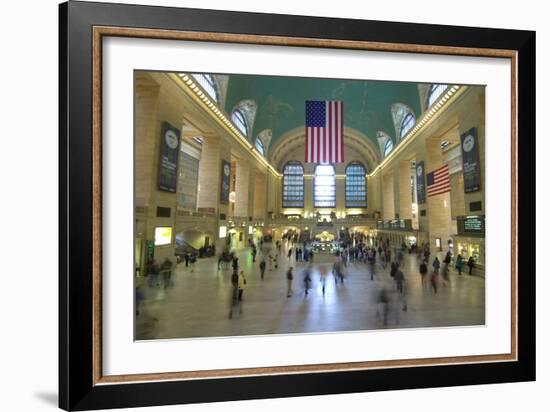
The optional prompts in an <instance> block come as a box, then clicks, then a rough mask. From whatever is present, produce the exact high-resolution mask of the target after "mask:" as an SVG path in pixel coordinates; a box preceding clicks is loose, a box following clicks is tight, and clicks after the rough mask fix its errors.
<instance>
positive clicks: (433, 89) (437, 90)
mask: <svg viewBox="0 0 550 412" xmlns="http://www.w3.org/2000/svg"><path fill="white" fill-rule="evenodd" d="M447 87H449V85H448V84H432V85H430V88H429V89H428V94H427V96H426V109H429V108H430V107H431V105H432V104H434V103H435V102H436V101H437V100H438V99H439V97H440V96H441V95H442V94H443V93H444V92H445V90H447Z"/></svg>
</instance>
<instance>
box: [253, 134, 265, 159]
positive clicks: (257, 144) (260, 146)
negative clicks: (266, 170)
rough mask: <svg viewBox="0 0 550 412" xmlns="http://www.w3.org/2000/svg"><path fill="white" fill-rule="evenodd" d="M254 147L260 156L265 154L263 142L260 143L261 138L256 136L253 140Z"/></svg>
mask: <svg viewBox="0 0 550 412" xmlns="http://www.w3.org/2000/svg"><path fill="white" fill-rule="evenodd" d="M254 147H255V148H256V150H257V151H258V153H260V154H261V155H262V156H265V148H264V144H263V143H262V140H261V139H260V138H259V137H256V140H254Z"/></svg>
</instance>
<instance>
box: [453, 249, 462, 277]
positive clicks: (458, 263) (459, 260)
mask: <svg viewBox="0 0 550 412" xmlns="http://www.w3.org/2000/svg"><path fill="white" fill-rule="evenodd" d="M463 266H464V259H462V255H461V254H460V253H459V254H458V256H457V257H456V263H455V268H456V270H458V276H462V267H463Z"/></svg>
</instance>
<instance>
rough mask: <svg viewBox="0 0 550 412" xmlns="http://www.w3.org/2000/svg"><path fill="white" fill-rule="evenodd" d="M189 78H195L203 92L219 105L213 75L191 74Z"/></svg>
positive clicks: (217, 90) (216, 85) (218, 92)
mask: <svg viewBox="0 0 550 412" xmlns="http://www.w3.org/2000/svg"><path fill="white" fill-rule="evenodd" d="M191 76H193V77H194V78H195V80H196V81H197V83H198V84H200V85H201V87H202V88H203V90H204V91H205V92H206V93H208V95H209V96H210V97H211V98H212V99H214V101H215V102H216V103H220V91H219V89H218V84H217V83H216V80H215V79H214V76H213V75H211V74H207V73H193V74H191Z"/></svg>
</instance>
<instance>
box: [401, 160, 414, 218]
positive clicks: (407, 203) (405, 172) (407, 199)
mask: <svg viewBox="0 0 550 412" xmlns="http://www.w3.org/2000/svg"><path fill="white" fill-rule="evenodd" d="M397 172H398V182H399V218H400V219H412V197H411V196H412V195H411V162H410V160H403V161H401V162H399V168H398V170H397Z"/></svg>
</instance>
